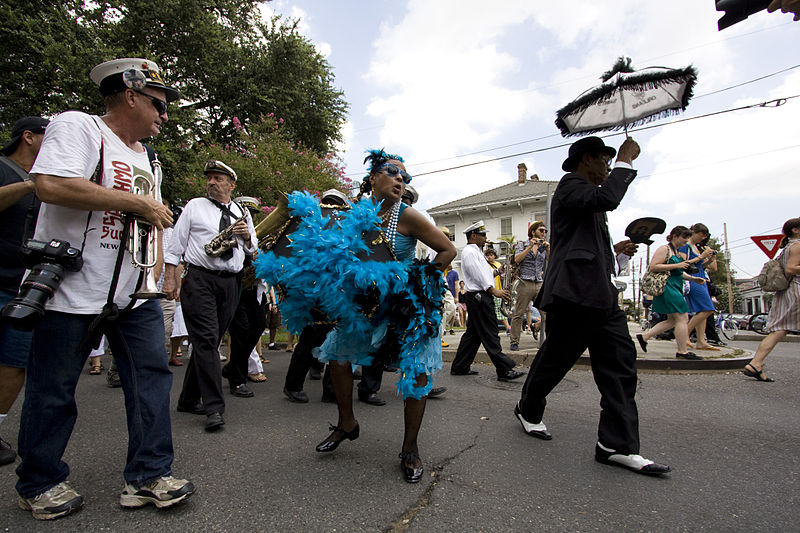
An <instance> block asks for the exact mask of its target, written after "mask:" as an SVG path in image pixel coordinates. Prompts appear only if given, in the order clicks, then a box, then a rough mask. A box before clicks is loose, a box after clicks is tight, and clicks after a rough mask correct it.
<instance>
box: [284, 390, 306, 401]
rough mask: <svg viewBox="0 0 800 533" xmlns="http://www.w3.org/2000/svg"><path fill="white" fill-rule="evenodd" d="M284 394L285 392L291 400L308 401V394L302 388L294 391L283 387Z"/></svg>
mask: <svg viewBox="0 0 800 533" xmlns="http://www.w3.org/2000/svg"><path fill="white" fill-rule="evenodd" d="M283 394H285V395H286V397H287V398H289V401H290V402H294V403H308V395H307V394H306V393H305V392H304V391H301V390H298V391H293V390H288V389H286V388H284V389H283Z"/></svg>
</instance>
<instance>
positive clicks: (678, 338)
mask: <svg viewBox="0 0 800 533" xmlns="http://www.w3.org/2000/svg"><path fill="white" fill-rule="evenodd" d="M691 234H692V232H691V231H689V228H687V227H686V226H675V227H674V228H672V231H670V233H669V235H668V236H667V244H665V245H664V246H661V247H660V248H658V249H657V250H656V251H655V252H654V253H653V259H652V260H651V261H650V266H649V267H648V268H649V269H650V270H651V271H653V272H669V278H668V279H667V285H666V287H664V292H663V293H662V294H659V295H658V296H656V297H655V298H653V311H654V312H656V313H661V314H662V315H667V319H666V320H664V321H663V322H659V323H658V324H656V325H655V326H653V327H652V328H650V329H648V330H647V331H646V332H644V333H642V334H639V335H636V340H637V341H639V345H640V346H641V347H642V350H644V351H645V352H646V351H647V341H648V340H650V339H652V338H653V337H655V336H656V335H659V334H661V333H663V332H665V331H667V330H669V329H674V330H675V342H676V344H677V348H678V351H677V352H676V353H675V357H678V358H680V359H689V360H699V359H702V357H700V356H698V355H696V354H695V353H694V352H690V351H688V350H687V346H686V345H687V343H688V341H689V330H688V323H689V306H688V305H687V304H686V299H684V297H683V281H684V280H689V281H693V282H695V283H701V284H702V283H705V282H706V280H705V278H699V277H695V276H690V275H689V274H687V273H686V269H687V268H689V265H692V264H696V263H698V261H699V259H698V258H694V259H686V257H685V256H684V255H683V254H682V253H681V252H679V251H678V249H679V248H680V247H681V246H684V245H685V244H686V242H687V241H688V240H689V236H691Z"/></svg>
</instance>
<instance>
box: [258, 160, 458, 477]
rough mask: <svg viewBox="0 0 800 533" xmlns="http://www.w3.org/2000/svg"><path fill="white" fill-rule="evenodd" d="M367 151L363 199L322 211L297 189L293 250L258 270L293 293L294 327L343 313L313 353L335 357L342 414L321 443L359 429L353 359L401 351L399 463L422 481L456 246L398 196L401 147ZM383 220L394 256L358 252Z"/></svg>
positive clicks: (405, 178) (263, 259) (288, 316)
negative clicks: (425, 422)
mask: <svg viewBox="0 0 800 533" xmlns="http://www.w3.org/2000/svg"><path fill="white" fill-rule="evenodd" d="M364 161H365V162H368V170H369V174H368V175H367V176H366V177H365V178H364V180H363V182H362V184H361V190H360V194H359V196H358V201H356V202H355V203H354V204H351V207H350V209H347V210H343V211H341V212H340V213H339V214H338V215H337V216H336V217H327V216H323V215H322V212H321V209H320V206H319V203H318V202H317V201H316V199H315V198H314V197H311V196H310V195H308V194H307V193H299V192H295V193H293V194H292V195H290V197H289V208H290V210H291V214H292V216H300V217H301V219H300V223H299V225H298V228H297V230H296V231H294V232H293V233H292V234H291V236H290V240H291V241H292V244H291V245H290V246H291V247H292V248H293V250H294V255H293V256H292V257H278V256H276V255H275V254H274V253H266V254H261V256H260V257H259V259H258V265H257V274H258V275H259V277H263V278H265V280H266V281H267V283H270V284H275V285H278V286H279V287H281V289H282V290H283V292H284V293H285V294H286V295H287V298H286V300H285V301H284V302H283V303H282V304H281V314H282V315H283V317H284V320H285V322H286V323H287V327H288V328H289V330H290V331H292V332H297V333H299V332H300V331H301V330H302V328H303V327H305V326H306V325H308V324H310V323H312V322H313V319H312V313H311V309H315V310H318V311H320V312H321V313H323V314H324V315H326V316H327V317H328V319H329V320H330V321H332V322H335V323H336V327H335V328H334V329H333V330H332V331H331V332H330V333H329V334H328V337H327V338H326V340H325V342H324V343H323V345H322V346H321V347H320V349H319V350H318V353H316V354H315V355H316V356H317V358H318V359H320V360H321V361H325V362H330V363H331V365H330V371H331V378H332V381H333V387H334V391H335V393H336V401H337V405H338V408H339V421H338V423H337V425H336V426H332V427H331V430H332V433H331V434H330V435H329V436H328V437H327V438H326V439H325V440H324V441H322V442H321V443H320V444H319V445H318V446H317V451H319V452H332V451H333V450H335V449H336V448H337V447H338V446H339V444H340V443H341V442H342V441H343V440H345V439H348V440H355V439H356V438H358V436H359V431H360V428H359V425H358V421H357V420H356V418H355V416H354V413H353V372H352V366H351V365H352V364H355V365H368V364H371V363H372V361H373V358H374V357H375V355H376V354H380V353H387V352H388V353H394V354H396V355H397V357H398V362H397V363H396V364H397V366H398V368H399V369H400V370H399V374H400V380H399V382H398V391H399V393H400V394H401V395H402V397H403V399H404V412H405V415H404V419H405V436H404V439H403V446H402V451H401V454H400V458H401V468H402V469H403V472H404V474H405V478H406V480H407V481H409V482H411V483H416V482H417V481H419V479H420V478H421V476H422V472H423V468H422V461H421V459H420V457H419V449H418V446H417V435H418V434H419V429H420V426H421V424H422V418H423V414H424V412H425V401H426V398H427V396H426V395H427V393H428V392H429V391H430V389H431V386H432V381H431V379H430V378H429V376H431V375H432V374H433V373H434V372H436V371H438V370H439V369H441V367H442V352H441V343H440V340H439V324H440V323H441V303H442V294H443V291H444V285H443V283H442V274H441V271H442V270H443V269H444V268H445V267H446V266H447V265H449V264H450V262H451V261H452V260H453V259H454V258H455V256H456V249H455V247H454V246H453V244H452V243H451V242H450V240H449V239H448V238H447V237H446V236H445V235H444V234H443V233H442V232H441V231H440V230H438V229H437V228H436V227H435V226H433V225H432V224H431V223H430V222H428V220H427V219H426V218H425V217H424V216H423V215H422V214H420V213H419V212H418V211H416V210H415V209H414V208H412V207H410V206H407V205H406V204H404V203H402V202H401V196H402V194H403V191H404V187H405V184H407V183H408V182H410V181H411V176H410V175H409V174H408V173H407V172H406V170H405V166H404V165H403V159H402V158H401V157H399V156H396V155H393V154H387V153H386V152H384V151H383V150H370V151H369V155H368V156H367V158H366V159H365V160H364ZM366 194H368V195H369V196H368V197H366V198H363V199H362V197H363V196H364V195H366ZM378 227H380V228H381V229H382V230H383V234H384V235H385V237H386V239H388V241H389V243H390V244H391V248H392V250H393V252H394V256H395V258H396V259H397V260H396V261H388V262H377V261H370V260H358V259H357V258H356V255H358V254H360V256H361V257H363V256H364V255H365V254H366V253H368V252H369V249H368V246H367V243H366V242H365V241H364V238H363V237H362V234H363V233H364V232H366V231H370V230H375V229H377V228H378ZM417 240H420V241H422V242H423V243H425V244H426V245H427V246H428V247H430V248H431V249H433V250H435V251H436V252H437V255H436V256H435V257H434V259H433V262H432V263H430V262H428V261H424V262H420V261H418V260H416V259H414V253H415V249H416V243H417ZM315 314H316V311H315Z"/></svg>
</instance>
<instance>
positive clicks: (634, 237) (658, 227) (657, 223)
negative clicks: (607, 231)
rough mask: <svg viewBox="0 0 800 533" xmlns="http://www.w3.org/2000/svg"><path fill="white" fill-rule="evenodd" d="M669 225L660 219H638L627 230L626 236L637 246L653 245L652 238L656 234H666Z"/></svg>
mask: <svg viewBox="0 0 800 533" xmlns="http://www.w3.org/2000/svg"><path fill="white" fill-rule="evenodd" d="M666 229H667V223H666V222H664V221H663V220H661V219H660V218H655V217H645V218H637V219H636V220H634V221H633V222H631V223H630V224H628V227H627V228H625V236H626V237H628V238H629V239H630V240H631V241H632V242H635V243H636V244H653V241H652V240H651V239H650V236H651V235H653V234H654V233H659V234H660V233H664V231H665V230H666Z"/></svg>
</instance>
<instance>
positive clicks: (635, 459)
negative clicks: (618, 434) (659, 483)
mask: <svg viewBox="0 0 800 533" xmlns="http://www.w3.org/2000/svg"><path fill="white" fill-rule="evenodd" d="M594 459H595V461H597V462H598V463H603V464H604V465H612V466H621V467H622V468H627V469H628V470H630V471H632V472H636V473H637V474H644V475H646V476H660V475H661V474H666V473H667V472H669V471H670V470H671V469H670V467H669V466H667V465H661V464H658V463H654V462H653V461H650V460H648V459H645V458H644V457H642V456H641V455H635V454H630V455H622V454H619V453H616V452H615V451H614V450H609V449H607V448H602V447H600V443H597V444H596V445H595V447H594Z"/></svg>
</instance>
